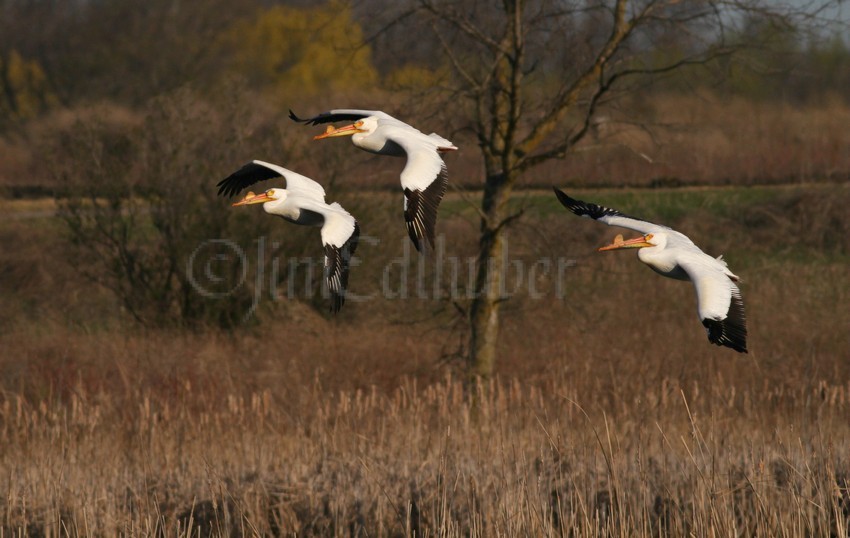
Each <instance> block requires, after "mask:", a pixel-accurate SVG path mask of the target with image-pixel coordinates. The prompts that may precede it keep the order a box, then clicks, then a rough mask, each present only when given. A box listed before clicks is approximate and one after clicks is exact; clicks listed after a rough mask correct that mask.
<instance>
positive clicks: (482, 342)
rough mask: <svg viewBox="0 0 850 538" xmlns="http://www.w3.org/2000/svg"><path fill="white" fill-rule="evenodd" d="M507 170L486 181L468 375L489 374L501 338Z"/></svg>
mask: <svg viewBox="0 0 850 538" xmlns="http://www.w3.org/2000/svg"><path fill="white" fill-rule="evenodd" d="M510 179H511V178H510V177H509V176H507V175H505V174H504V173H497V174H488V176H487V181H486V182H485V184H484V200H483V202H482V210H483V213H484V215H483V216H482V218H481V239H480V241H479V246H478V273H477V275H476V278H475V296H474V297H473V299H472V305H471V307H470V312H469V317H470V319H469V325H470V331H471V332H470V340H469V375H470V377H471V378H475V377H480V378H489V377H490V376H491V375H492V373H493V369H494V367H495V362H496V345H497V343H498V339H499V305H500V303H501V302H502V300H503V298H504V297H503V295H504V293H505V287H506V286H505V277H506V265H507V260H505V259H503V258H504V254H505V240H506V234H507V230H506V228H505V222H506V221H505V218H506V215H505V213H506V211H507V203H508V201H509V200H510V197H511V190H512V181H510Z"/></svg>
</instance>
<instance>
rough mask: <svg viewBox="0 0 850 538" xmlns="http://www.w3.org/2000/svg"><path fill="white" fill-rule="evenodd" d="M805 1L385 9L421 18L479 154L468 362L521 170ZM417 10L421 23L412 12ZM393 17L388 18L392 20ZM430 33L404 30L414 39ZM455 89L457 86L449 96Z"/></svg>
mask: <svg viewBox="0 0 850 538" xmlns="http://www.w3.org/2000/svg"><path fill="white" fill-rule="evenodd" d="M808 7H809V12H808V13H803V11H801V10H800V8H797V11H792V10H789V9H788V8H785V9H784V11H783V8H780V7H776V6H775V5H774V4H770V3H767V2H762V1H759V0H735V1H724V0H695V1H691V2H680V1H679V0H581V1H579V0H573V1H554V0H501V1H498V2H497V1H493V0H487V1H473V2H470V1H469V0H411V3H409V4H407V6H406V8H405V9H406V11H404V10H402V11H397V12H394V13H392V14H388V15H386V16H387V17H390V19H391V20H392V21H393V22H395V21H399V24H404V25H411V24H424V25H425V27H426V28H423V29H422V30H426V29H427V30H429V31H430V36H431V37H432V38H433V39H434V40H435V41H436V43H437V44H438V46H439V48H440V49H441V51H442V54H441V55H440V57H441V58H443V59H444V60H445V61H446V62H447V63H449V64H450V65H451V68H452V69H451V72H452V75H451V77H450V78H448V79H447V80H446V81H444V85H445V88H444V89H445V90H447V91H448V92H449V93H450V94H451V95H452V97H453V99H451V100H447V104H446V106H447V107H449V108H450V110H451V111H452V112H453V116H454V117H456V118H463V119H464V120H463V121H467V123H465V124H464V125H463V126H462V128H464V129H466V130H468V131H469V132H471V133H473V134H474V136H475V138H476V140H477V142H478V147H479V150H480V152H481V156H482V158H483V163H484V185H483V198H482V201H481V206H480V241H479V247H478V257H477V259H478V261H477V277H476V280H475V297H474V299H473V300H472V303H471V305H470V308H469V311H468V315H469V326H470V340H469V349H468V357H469V370H470V373H471V374H472V375H473V376H481V377H488V376H490V375H491V374H492V373H493V371H494V367H495V363H496V358H497V342H498V334H499V309H500V303H501V302H502V301H503V296H504V292H503V290H504V288H505V284H504V279H505V274H504V273H505V271H504V267H503V263H502V261H501V260H502V258H503V254H504V248H505V241H506V237H507V234H508V229H509V227H510V225H511V223H512V222H514V221H515V220H516V219H518V218H519V217H520V216H521V215H522V209H521V208H520V209H516V207H515V205H514V206H512V205H511V204H510V202H511V200H512V194H513V192H514V188H515V187H516V185H517V182H518V180H519V179H520V178H521V177H522V176H523V174H526V173H528V172H529V171H531V170H532V169H534V168H535V167H538V166H540V165H542V164H544V163H547V162H550V161H552V160H555V159H561V158H564V157H567V156H568V155H569V154H570V153H571V151H572V150H573V149H574V148H575V147H576V146H577V144H579V142H581V141H582V140H583V139H584V138H585V137H587V136H588V134H589V133H590V132H591V131H592V125H593V120H594V118H595V117H596V116H597V115H598V114H599V112H600V110H602V109H604V107H605V106H607V105H610V104H611V103H613V102H616V101H617V100H621V99H623V98H624V97H627V96H629V95H630V93H633V90H634V88H635V87H637V86H638V85H645V84H647V83H650V82H652V81H653V80H656V79H658V78H660V77H663V76H666V75H670V74H672V73H674V72H681V71H683V70H685V68H687V67H688V66H695V65H707V64H708V63H709V62H711V61H712V60H713V59H717V58H719V57H725V56H729V55H731V54H733V53H734V52H736V51H737V50H740V49H741V48H742V47H743V46H744V43H743V41H742V40H741V35H742V34H741V32H737V31H735V27H736V26H738V25H743V24H744V22H745V21H747V20H752V18H759V19H764V20H770V21H772V23H774V24H778V25H782V26H789V25H790V24H792V22H794V20H795V18H794V16H795V15H804V14H807V15H810V16H814V15H816V13H817V9H821V8H822V6H821V5H818V6H814V5H813V4H811V5H809V6H808ZM412 21H419V22H412ZM390 24H391V23H390ZM425 33H427V32H410V31H409V32H408V34H410V35H415V36H416V39H417V40H420V39H422V38H423V37H422V36H423V35H424V34H425ZM454 97H461V99H456V98H454Z"/></svg>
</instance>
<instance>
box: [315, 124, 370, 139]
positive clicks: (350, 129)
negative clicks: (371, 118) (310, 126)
mask: <svg viewBox="0 0 850 538" xmlns="http://www.w3.org/2000/svg"><path fill="white" fill-rule="evenodd" d="M360 132H363V130H362V129H360V122H359V121H358V122H357V123H352V124H351V125H346V126H345V127H340V128H339V129H334V128H333V127H332V126H330V125H328V128H327V130H326V131H325V132H324V133H322V134H320V135H316V136H314V137H313V140H321V139H323V138H332V137H334V136H348V135H353V134H357V133H360Z"/></svg>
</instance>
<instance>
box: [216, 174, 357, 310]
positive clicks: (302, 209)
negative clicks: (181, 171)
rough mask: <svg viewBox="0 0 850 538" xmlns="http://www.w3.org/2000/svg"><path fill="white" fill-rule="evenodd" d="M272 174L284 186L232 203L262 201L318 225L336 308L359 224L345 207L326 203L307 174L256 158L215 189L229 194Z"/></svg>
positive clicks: (290, 218)
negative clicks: (280, 178)
mask: <svg viewBox="0 0 850 538" xmlns="http://www.w3.org/2000/svg"><path fill="white" fill-rule="evenodd" d="M276 177H283V178H284V179H285V180H286V188H285V189H282V188H278V187H274V188H271V189H268V190H266V191H265V192H262V193H260V194H254V193H253V192H249V193H248V194H247V195H246V196H245V197H244V198H243V199H242V200H240V201H238V202H236V203H235V204H233V205H234V206H240V205H248V204H263V209H265V211H266V213H269V214H271V215H277V216H279V217H283V218H284V219H286V220H288V221H289V222H293V223H295V224H303V225H307V226H321V227H322V231H321V235H322V244H323V245H324V246H325V280H326V282H327V286H328V290H329V291H330V292H331V298H332V299H333V303H332V304H331V311H333V312H338V311H339V309H340V308H341V307H342V304H343V303H344V302H345V290H346V287H347V286H348V270H349V263H350V261H351V257H352V256H353V255H354V250H355V249H356V248H357V240H358V238H359V237H360V226H359V225H358V224H357V221H356V220H354V217H352V216H351V214H350V213H349V212H348V211H346V210H345V209H343V207H342V206H341V205H339V204H338V203H336V202H334V203H332V204H327V203H326V202H325V189H323V188H322V186H321V185H319V184H318V183H316V182H315V181H313V180H312V179H310V178H309V177H305V176H302V175H301V174H296V173H295V172H293V171H292V170H287V169H286V168H284V167H282V166H278V165H276V164H271V163H267V162H263V161H256V160H255V161H251V162H249V163H248V164H246V165H245V166H243V167H242V168H240V169H239V170H237V171H236V172H234V173H232V174H230V175H229V176H227V177H226V178H224V179H223V180H221V181H220V182H219V183H218V185H217V187H218V193H219V194H220V195H221V194H223V195H226V196H233V195H234V194H236V193H237V192H239V191H241V190H242V189H244V188H246V187H248V186H250V185H253V184H254V183H257V182H259V181H264V180H266V179H272V178H276Z"/></svg>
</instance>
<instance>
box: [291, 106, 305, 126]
mask: <svg viewBox="0 0 850 538" xmlns="http://www.w3.org/2000/svg"><path fill="white" fill-rule="evenodd" d="M289 119H291V120H292V121H297V122H298V123H302V122H303V121H304V120H302V119H301V118H299V117H298V116H296V115H295V112H293V111H292V109H291V108H290V109H289Z"/></svg>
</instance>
